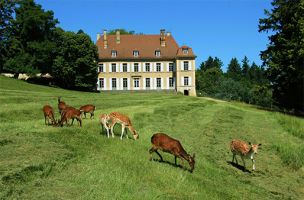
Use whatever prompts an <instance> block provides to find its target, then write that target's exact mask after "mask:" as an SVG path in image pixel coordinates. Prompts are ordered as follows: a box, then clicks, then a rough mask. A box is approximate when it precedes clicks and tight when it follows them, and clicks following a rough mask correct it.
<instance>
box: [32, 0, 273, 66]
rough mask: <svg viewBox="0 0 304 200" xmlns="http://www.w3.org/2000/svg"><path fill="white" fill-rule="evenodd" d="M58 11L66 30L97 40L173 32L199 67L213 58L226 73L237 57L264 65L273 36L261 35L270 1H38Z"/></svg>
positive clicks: (45, 8)
mask: <svg viewBox="0 0 304 200" xmlns="http://www.w3.org/2000/svg"><path fill="white" fill-rule="evenodd" d="M35 2H36V3H38V4H40V5H41V6H42V8H43V9H44V10H52V11H53V12H54V16H55V18H57V19H58V20H59V22H60V23H59V25H58V26H60V27H61V28H63V29H64V30H66V31H74V32H77V31H78V30H79V29H82V30H83V31H84V32H85V33H87V34H88V35H89V36H90V37H91V39H92V40H93V41H94V42H96V35H97V33H102V32H103V30H104V29H106V30H113V29H117V28H124V29H126V30H128V31H131V30H132V31H135V32H136V33H144V34H159V32H160V29H165V30H166V31H169V32H171V33H172V35H173V37H174V38H175V40H176V42H177V43H178V45H179V46H182V45H187V46H189V47H191V48H192V49H193V51H194V53H195V54H196V56H197V58H196V67H199V65H200V64H201V63H202V62H203V61H205V60H206V59H207V58H208V57H209V56H212V57H215V56H216V57H218V58H220V59H221V60H222V62H223V64H224V66H223V70H224V71H225V70H226V68H227V65H228V64H229V62H230V60H231V58H233V57H236V58H237V59H238V60H239V62H241V60H242V59H243V58H244V56H247V57H248V58H249V61H250V64H251V63H252V62H255V63H256V64H258V65H261V64H262V61H261V59H260V56H259V54H260V51H262V50H265V49H266V47H267V44H268V43H269V41H268V36H269V35H267V33H259V32H258V24H259V19H260V18H265V17H266V16H265V15H264V9H267V10H270V9H271V8H272V7H271V1H270V0H175V1H174V0H36V1H35Z"/></svg>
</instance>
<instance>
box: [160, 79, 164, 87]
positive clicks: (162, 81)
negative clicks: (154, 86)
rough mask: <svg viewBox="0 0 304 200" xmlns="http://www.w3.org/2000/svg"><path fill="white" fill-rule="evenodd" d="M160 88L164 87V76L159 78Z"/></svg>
mask: <svg viewBox="0 0 304 200" xmlns="http://www.w3.org/2000/svg"><path fill="white" fill-rule="evenodd" d="M160 88H161V89H164V78H160Z"/></svg>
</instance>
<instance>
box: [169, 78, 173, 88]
mask: <svg viewBox="0 0 304 200" xmlns="http://www.w3.org/2000/svg"><path fill="white" fill-rule="evenodd" d="M169 87H171V88H172V87H174V79H173V78H172V77H171V78H169Z"/></svg>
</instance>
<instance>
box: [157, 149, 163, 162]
mask: <svg viewBox="0 0 304 200" xmlns="http://www.w3.org/2000/svg"><path fill="white" fill-rule="evenodd" d="M155 153H157V155H158V156H159V157H160V161H162V162H163V161H164V160H163V157H162V156H161V155H160V153H158V151H157V149H156V150H155Z"/></svg>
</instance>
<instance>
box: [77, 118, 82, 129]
mask: <svg viewBox="0 0 304 200" xmlns="http://www.w3.org/2000/svg"><path fill="white" fill-rule="evenodd" d="M77 121H78V122H79V126H80V127H82V123H81V117H77Z"/></svg>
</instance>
